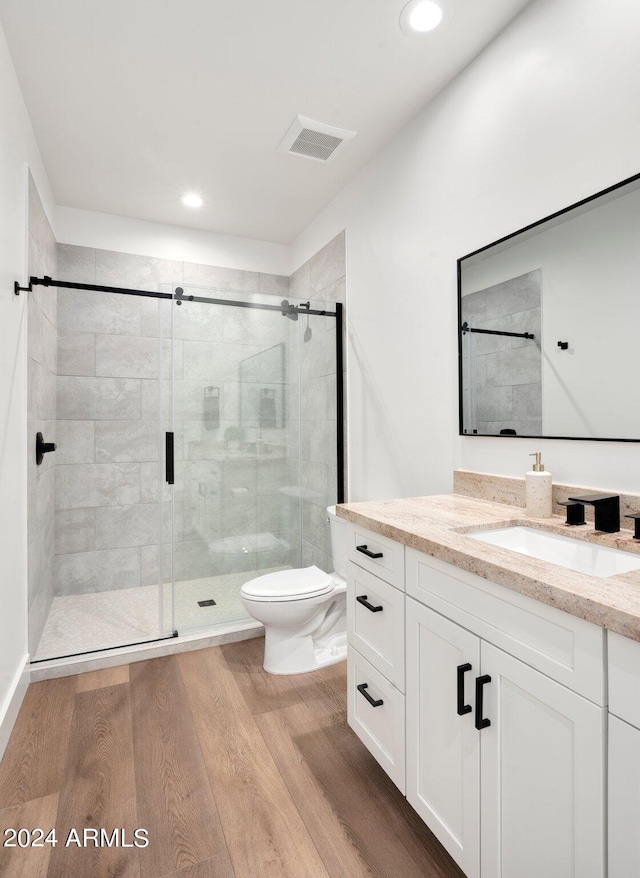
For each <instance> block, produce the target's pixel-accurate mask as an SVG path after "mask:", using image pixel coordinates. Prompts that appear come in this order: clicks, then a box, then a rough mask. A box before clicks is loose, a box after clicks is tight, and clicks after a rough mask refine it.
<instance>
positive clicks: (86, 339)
mask: <svg viewBox="0 0 640 878" xmlns="http://www.w3.org/2000/svg"><path fill="white" fill-rule="evenodd" d="M95 340H96V337H95V335H94V334H93V333H91V332H66V331H64V330H59V331H58V375H85V376H86V375H95V374H96V344H95Z"/></svg>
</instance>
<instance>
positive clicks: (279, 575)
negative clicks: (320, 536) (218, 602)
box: [241, 566, 334, 601]
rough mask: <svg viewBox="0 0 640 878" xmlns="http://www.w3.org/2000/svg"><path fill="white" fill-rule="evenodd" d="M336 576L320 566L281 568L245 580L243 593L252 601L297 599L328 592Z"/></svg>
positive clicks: (318, 595)
mask: <svg viewBox="0 0 640 878" xmlns="http://www.w3.org/2000/svg"><path fill="white" fill-rule="evenodd" d="M333 587H334V578H333V576H332V575H331V574H330V573H325V572H324V570H320V569H319V568H318V567H315V566H312V567H304V568H302V569H297V570H279V571H278V572H276V573H266V574H265V575H264V576H258V577H256V579H251V580H249V582H245V584H244V585H243V586H242V589H241V593H242V595H243V597H245V598H247V599H248V600H252V601H297V600H304V599H305V598H314V597H320V596H321V595H324V594H328V593H329V592H330V591H331V590H332V589H333Z"/></svg>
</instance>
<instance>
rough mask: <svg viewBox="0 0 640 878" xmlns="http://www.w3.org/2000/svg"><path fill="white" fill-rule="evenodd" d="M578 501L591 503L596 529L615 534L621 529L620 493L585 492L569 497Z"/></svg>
mask: <svg viewBox="0 0 640 878" xmlns="http://www.w3.org/2000/svg"><path fill="white" fill-rule="evenodd" d="M569 500H574V501H577V502H578V503H589V504H590V505H591V506H593V508H594V512H595V529H596V530H599V531H603V532H604V533H609V534H615V533H618V531H619V530H620V496H619V495H618V494H583V495H582V497H569Z"/></svg>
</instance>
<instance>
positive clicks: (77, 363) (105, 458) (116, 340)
mask: <svg viewBox="0 0 640 878" xmlns="http://www.w3.org/2000/svg"><path fill="white" fill-rule="evenodd" d="M58 274H59V276H60V278H61V279H63V280H75V281H85V282H88V283H103V284H108V285H114V286H125V287H133V288H150V289H157V288H158V285H164V284H167V285H175V284H177V283H180V284H182V285H183V286H184V287H185V292H186V293H187V294H188V284H198V285H205V286H210V287H213V288H215V289H217V290H227V291H229V292H230V293H233V292H234V291H237V292H238V293H242V294H243V296H242V297H243V298H245V295H244V294H245V293H246V292H247V291H249V292H253V293H255V294H256V295H260V294H261V293H262V294H268V295H276V296H280V297H283V296H285V295H287V293H288V278H284V277H280V276H274V275H266V274H259V273H256V272H247V271H233V270H230V269H223V268H214V267H210V266H204V265H194V264H190V263H180V262H173V261H170V260H162V259H151V258H147V257H139V256H133V255H128V254H122V253H115V252H111V251H104V250H93V249H88V248H83V247H75V246H69V245H60V246H59V270H58ZM170 288H171V287H170V286H167V289H170ZM174 307H176V306H175V305H173V304H172V303H170V302H158V301H157V300H153V299H141V298H137V297H124V296H114V295H109V294H105V293H89V292H86V291H70V290H61V291H60V293H59V321H58V329H59V336H58V358H59V368H58V373H59V378H58V441H59V453H58V460H57V463H58V467H57V470H58V475H57V485H56V501H57V512H56V555H57V557H56V565H55V575H56V593H57V594H70V593H74V594H77V593H83V592H96V591H103V590H107V589H113V588H129V587H135V586H137V585H148V584H152V583H154V582H157V580H158V566H159V559H158V548H157V543H158V529H159V522H158V514H159V505H158V500H159V498H158V350H157V347H158V341H157V339H158V314H159V309H160V308H162V309H163V326H164V327H168V321H169V320H170V317H171V314H170V309H172V308H174ZM254 313H258V314H260V313H262V314H264V313H265V312H254ZM245 316H246V312H245ZM278 317H279V315H278ZM273 319H275V318H273ZM237 321H238V315H237V313H236V312H235V309H232V308H228V309H227V308H222V307H220V306H218V307H215V306H214V308H211V307H209V306H205V305H200V306H197V305H196V303H194V304H193V305H189V304H187V303H185V306H184V307H182V308H181V309H180V318H179V319H178V318H176V329H177V332H176V339H177V341H176V344H175V347H174V368H175V377H176V379H177V380H176V487H175V495H174V496H175V508H176V544H175V576H176V579H178V580H180V579H196V578H200V577H203V576H211V575H212V574H213V573H222V572H226V571H225V570H223V569H221V567H220V569H215V570H214V569H213V566H214V565H213V563H212V561H211V557H210V544H211V542H212V541H214V540H216V539H221V538H222V537H225V536H228V535H230V534H232V533H233V534H238V533H256V532H259V531H260V530H261V529H262V530H266V529H268V530H269V531H270V532H271V531H273V530H274V528H275V527H276V526H277V527H278V528H282V527H283V524H282V523H283V522H285V523H288V522H289V521H290V520H294V521H295V520H296V519H297V515H296V510H297V501H296V500H295V499H292V498H288V497H286V496H285V495H283V494H282V493H281V492H280V490H279V489H280V487H281V486H282V484H284V483H285V481H286V478H282V476H283V473H282V472H280V471H279V468H280V470H281V469H282V467H288V462H287V459H286V458H282V459H280V460H278V459H273V460H257V455H256V448H255V437H252V436H251V435H250V432H249V431H248V433H247V436H246V437H245V442H244V443H243V448H244V452H243V451H242V450H241V451H238V452H234V451H229V452H228V453H226V444H225V443H224V432H225V430H226V428H227V426H232V425H236V426H237V424H238V421H237V415H238V389H239V388H238V382H237V375H238V364H239V362H240V360H241V359H243V358H244V357H246V356H247V355H250V354H251V353H253V352H255V351H256V350H259V349H260V348H261V345H262V339H258V338H255V337H251V336H250V333H249V336H247V331H246V330H247V326H248V327H249V329H250V330H251V331H253V332H254V333H255V332H256V331H257V330H256V329H255V326H256V324H255V321H253V320H252V321H249V322H247V321H246V320H245V321H244V326H242V327H239V328H241V329H242V330H243V333H241V334H240V335H239V336H238V338H236V337H235V336H236V335H237V334H238V333H237V332H236V329H238V326H236V324H237ZM285 324H286V327H285ZM272 326H273V323H272ZM276 326H278V327H282V331H283V332H284V331H285V330H286V331H287V332H289V333H290V332H291V329H292V328H293V327H294V324H293V323H291V321H287V320H283V319H282V318H279V322H277V323H276ZM220 333H221V336H220V338H219V339H217V334H220ZM234 333H235V335H234ZM168 334H169V333H168V329H167V328H165V329H164V330H163V335H164V336H165V339H166V336H167V335H168ZM241 341H243V342H245V343H244V344H242V343H240V342H241ZM218 342H219V343H218ZM223 342H224V344H223ZM247 342H248V343H247ZM273 343H274V341H273V340H272V341H270V344H273ZM169 354H170V347H169V341H168V339H166V340H165V341H164V342H163V355H162V361H163V367H162V372H163V378H164V379H167V380H164V381H163V382H162V383H163V393H162V396H163V408H164V411H165V414H166V413H167V412H168V394H169V391H170V382H169V380H168V378H169V375H170V371H169V369H170V359H169ZM216 383H218V384H219V386H220V387H221V388H222V405H223V410H222V413H221V423H220V428H219V429H216V430H214V431H213V432H208V431H206V430H203V408H202V398H203V391H204V388H205V387H206V386H208V385H210V384H216ZM214 434H215V436H214ZM214 439H215V441H214ZM268 439H269V437H266V441H268ZM252 440H253V441H254V444H253V448H252ZM273 444H276V443H275V439H274V440H273ZM214 445H215V448H214ZM221 446H222V447H223V448H224V449H225V453H223V454H222V455H221V454H220V448H221ZM287 452H288V449H287ZM296 455H297V450H296ZM285 475H286V473H285ZM164 499H165V500H166V501H168V499H169V492H168V490H167V492H166V494H165V495H164ZM167 505H168V503H167ZM168 517H169V516H168V509H165V510H164V511H163V519H165V520H167V521H168ZM164 536H165V539H168V532H167V531H165V533H164ZM290 542H293V540H291V541H290ZM288 560H289V558H287V559H286V561H288ZM286 561H285V563H286ZM216 566H217V565H216Z"/></svg>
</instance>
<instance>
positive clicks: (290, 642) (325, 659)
mask: <svg viewBox="0 0 640 878" xmlns="http://www.w3.org/2000/svg"><path fill="white" fill-rule="evenodd" d="M270 641H271V642H270ZM283 644H284V641H279V638H270V637H269V636H268V632H265V648H264V664H263V667H264V669H265V671H266V672H267V673H268V674H274V675H276V676H292V675H294V674H308V673H309V671H317V670H319V669H320V668H326V667H329V665H335V664H336V663H337V662H342V661H344V660H345V659H346V657H347V634H346V631H342V632H339V633H336V634H333V635H332V636H330V637H327V638H322V640H319V641H318V642H317V643H314V641H313V638H312V637H311V636H310V635H307V636H303V637H299V638H292V637H287V639H286V644H287V646H288V648H287V649H286V652H285V651H283V650H282V649H281V648H279V647H280V646H281V645H283Z"/></svg>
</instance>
